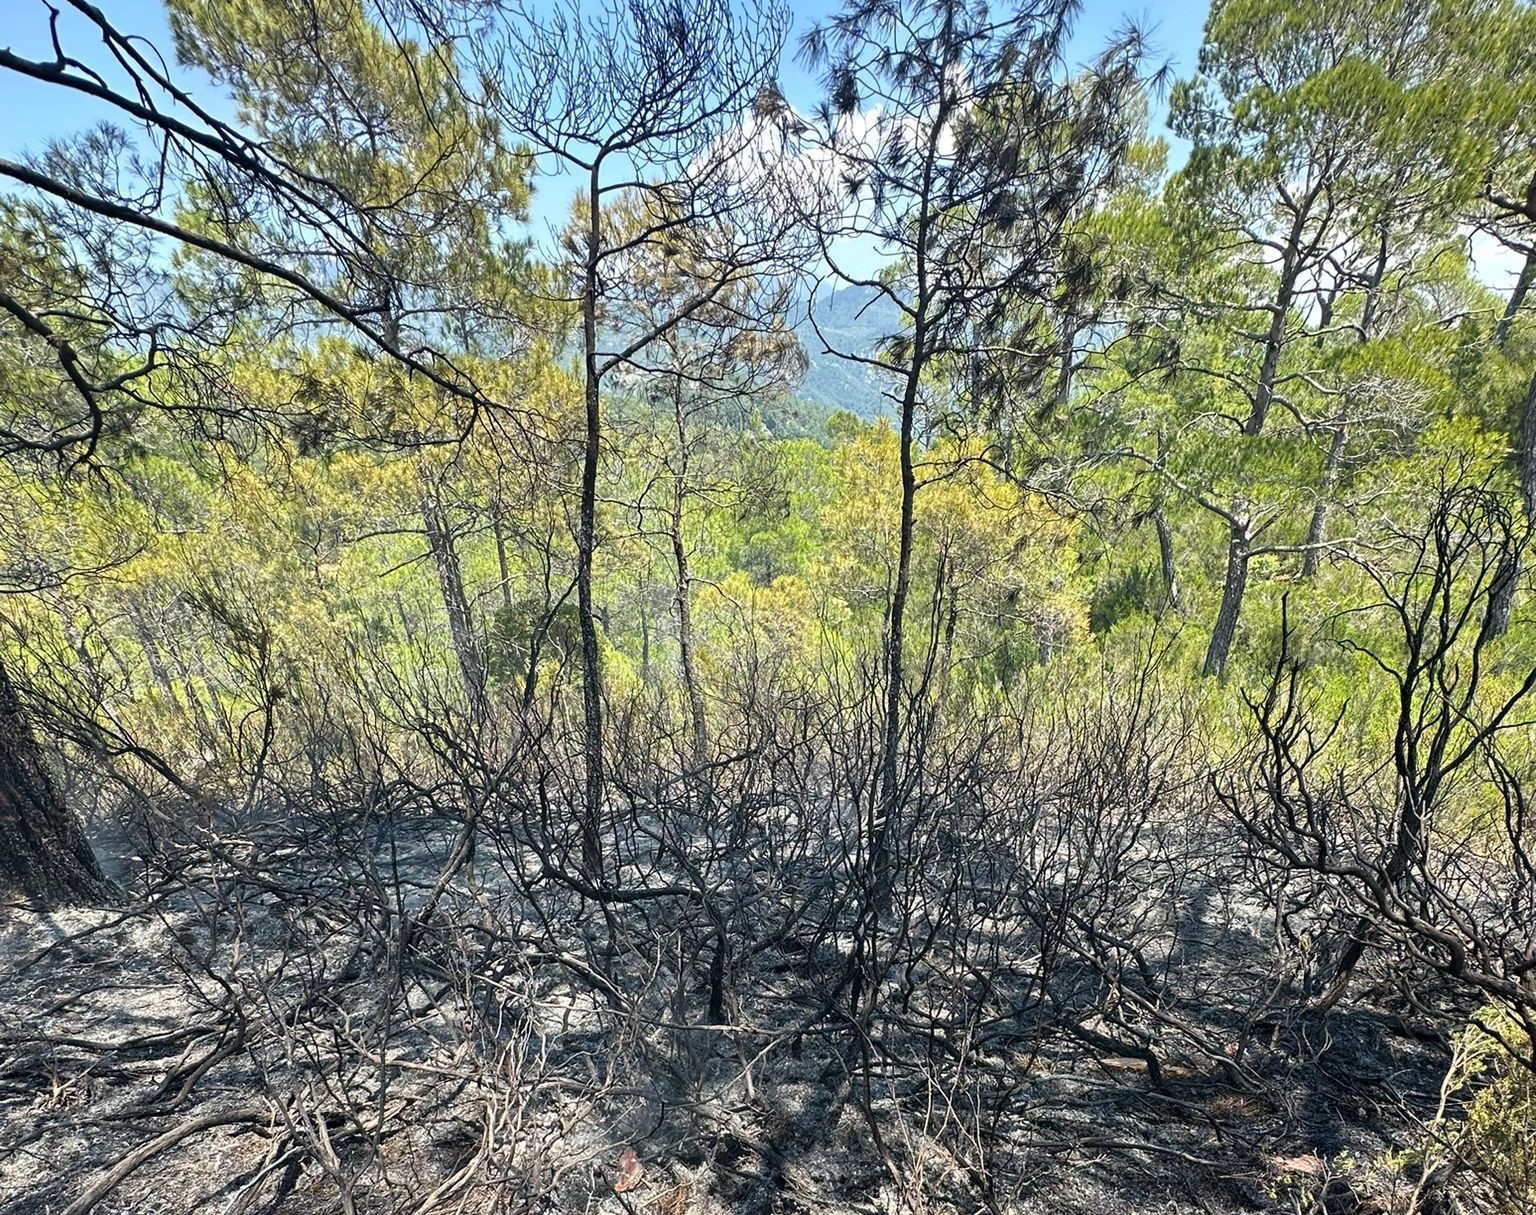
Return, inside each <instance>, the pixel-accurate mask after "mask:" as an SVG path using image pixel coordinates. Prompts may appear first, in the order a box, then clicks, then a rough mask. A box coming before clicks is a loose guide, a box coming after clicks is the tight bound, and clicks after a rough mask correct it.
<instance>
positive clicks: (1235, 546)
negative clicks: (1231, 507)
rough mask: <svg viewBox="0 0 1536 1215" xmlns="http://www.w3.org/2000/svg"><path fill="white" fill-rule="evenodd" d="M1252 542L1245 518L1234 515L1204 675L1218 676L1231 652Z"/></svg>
mask: <svg viewBox="0 0 1536 1215" xmlns="http://www.w3.org/2000/svg"><path fill="white" fill-rule="evenodd" d="M1252 543H1253V539H1252V537H1251V536H1250V535H1249V534H1248V519H1247V518H1246V517H1244V516H1243V515H1242V514H1241V513H1240V512H1234V514H1233V518H1232V520H1231V522H1230V523H1229V525H1228V539H1227V576H1226V580H1225V581H1224V582H1223V584H1222V588H1221V607H1220V609H1219V610H1218V611H1217V613H1216V626H1215V628H1213V629H1212V630H1211V644H1210V646H1209V647H1208V648H1207V649H1206V651H1205V666H1204V668H1203V674H1206V675H1220V674H1221V673H1222V672H1223V671H1224V670H1226V667H1227V659H1228V658H1229V657H1230V656H1231V653H1232V639H1233V638H1234V637H1235V636H1236V635H1237V619H1238V616H1239V615H1241V614H1242V610H1243V595H1244V593H1245V592H1246V591H1247V589H1248V561H1249V558H1250V556H1251V555H1252V554H1251V551H1250V550H1251V547H1252Z"/></svg>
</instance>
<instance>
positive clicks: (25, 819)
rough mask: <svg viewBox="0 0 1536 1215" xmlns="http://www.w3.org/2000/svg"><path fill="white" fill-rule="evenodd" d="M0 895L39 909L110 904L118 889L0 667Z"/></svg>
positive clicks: (7, 675)
mask: <svg viewBox="0 0 1536 1215" xmlns="http://www.w3.org/2000/svg"><path fill="white" fill-rule="evenodd" d="M0 890H6V891H10V892H13V893H17V894H21V895H22V896H24V897H25V898H26V899H27V900H29V901H30V902H32V903H34V904H36V905H37V906H39V907H61V906H68V905H71V904H78V903H113V902H116V901H117V895H118V892H117V888H116V887H115V886H113V884H112V883H111V882H110V881H108V880H107V877H106V875H105V874H103V873H102V871H101V866H100V865H99V864H97V862H96V856H95V854H94V853H93V852H92V851H91V845H90V843H89V841H88V840H87V839H86V838H85V829H84V827H83V826H82V825H81V823H80V820H79V819H78V818H77V817H76V816H75V814H74V812H73V811H71V810H70V809H69V807H68V806H66V805H65V804H64V800H63V798H62V797H60V796H59V791H58V787H57V786H56V785H55V784H54V781H53V778H52V777H51V776H50V775H49V773H48V769H47V767H46V766H45V765H44V764H43V757H42V753H41V752H40V751H39V750H38V746H37V740H36V739H34V738H33V736H32V730H31V727H30V726H29V725H28V723H27V719H26V716H25V714H23V712H22V709H21V701H20V699H19V698H18V697H17V695H16V689H15V687H14V686H13V685H12V683H11V680H10V676H9V674H8V673H7V672H6V670H5V668H4V667H3V666H0Z"/></svg>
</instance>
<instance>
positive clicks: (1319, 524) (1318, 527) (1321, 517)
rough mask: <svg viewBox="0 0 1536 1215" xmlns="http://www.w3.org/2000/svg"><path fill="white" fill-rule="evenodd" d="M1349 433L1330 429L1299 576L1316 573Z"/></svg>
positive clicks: (1304, 576)
mask: <svg viewBox="0 0 1536 1215" xmlns="http://www.w3.org/2000/svg"><path fill="white" fill-rule="evenodd" d="M1348 438H1349V430H1348V428H1347V427H1346V426H1345V425H1344V423H1342V422H1340V423H1339V424H1338V425H1337V426H1335V427H1334V428H1333V438H1332V440H1331V441H1330V442H1329V444H1328V461H1327V463H1326V464H1324V465H1323V480H1322V483H1321V484H1320V485H1319V486H1318V487H1317V501H1316V502H1315V503H1313V505H1312V523H1311V524H1310V526H1308V528H1307V551H1306V552H1305V553H1304V554H1303V555H1302V558H1301V576H1302V577H1303V578H1311V577H1312V576H1313V575H1315V574H1316V573H1317V570H1318V566H1319V565H1320V564H1321V562H1322V557H1323V541H1324V539H1325V538H1326V537H1327V535H1328V506H1329V497H1330V495H1332V493H1333V491H1334V487H1335V486H1337V485H1338V483H1339V468H1340V466H1341V465H1342V464H1343V462H1344V447H1345V444H1346V443H1347V442H1348Z"/></svg>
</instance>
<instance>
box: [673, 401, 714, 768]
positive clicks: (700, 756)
mask: <svg viewBox="0 0 1536 1215" xmlns="http://www.w3.org/2000/svg"><path fill="white" fill-rule="evenodd" d="M672 417H673V423H674V424H675V425H676V427H677V467H676V471H675V472H674V473H673V475H672V518H671V520H670V523H671V527H670V529H669V530H670V531H671V533H672V535H671V540H672V569H673V574H674V582H673V594H674V598H675V602H676V604H677V649H678V660H679V662H680V663H681V665H682V673H683V690H684V692H685V693H686V694H687V697H688V718H689V723H690V725H691V726H692V729H693V739H692V745H693V767H694V769H695V770H696V771H697V772H699V773H702V772H703V770H704V768H705V767H706V765H707V764H708V763H709V722H708V720H707V718H706V717H705V713H704V690H703V688H702V686H701V685H700V683H699V672H698V664H697V661H696V659H695V657H694V647H693V600H692V588H693V579H692V577H691V575H690V574H689V571H688V545H687V543H686V541H685V539H684V537H683V507H684V505H685V498H686V496H687V492H688V485H687V478H688V432H687V424H686V420H685V418H684V416H683V402H682V384H681V381H680V380H679V381H677V382H675V383H674V384H673V399H672Z"/></svg>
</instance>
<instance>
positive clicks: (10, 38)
mask: <svg viewBox="0 0 1536 1215" xmlns="http://www.w3.org/2000/svg"><path fill="white" fill-rule="evenodd" d="M227 2H228V3H240V2H241V0H227ZM98 4H99V5H100V7H101V10H102V11H103V12H104V13H105V14H106V16H107V18H108V20H110V21H111V22H112V23H113V24H114V25H115V26H116V27H117V28H118V29H119V30H121V31H123V32H125V33H131V34H134V35H138V36H141V37H142V38H144V39H145V40H146V41H147V42H148V43H149V44H150V45H151V46H153V47H154V48H155V50H157V51H158V52H159V53H160V54H161V55H163V56H165V57H166V58H167V59H168V60H169V58H170V56H171V36H170V30H169V28H168V27H167V24H166V18H165V9H164V6H163V3H162V0H98ZM791 7H792V8H793V10H794V13H795V30H794V33H793V34H792V35H791V39H792V41H791V46H793V45H794V41H796V40H797V39H798V35H799V33H800V31H801V30H803V29H804V28H805V27H806V26H807V25H809V24H810V23H811V22H812V21H814V20H815V19H816V18H817V17H819V16H822V15H823V14H825V13H826V12H828V11H830V9H831V7H832V6H831V5H829V4H826V3H822V2H821V0H816V2H815V3H792V5H791ZM0 10H4V11H5V13H6V16H7V17H8V20H7V21H6V23H5V25H4V26H0V46H5V47H7V48H8V49H10V50H12V51H14V52H15V53H16V54H19V55H23V56H26V57H27V58H29V59H51V58H52V55H53V51H52V46H51V42H50V36H49V24H48V18H49V13H48V9H47V7H46V6H45V5H44V4H43V2H42V0H0ZM1206 11H1207V4H1206V2H1205V0H1144V2H1143V3H1141V4H1139V5H1134V6H1130V7H1128V6H1127V5H1126V4H1125V3H1124V2H1123V0H1083V8H1082V13H1081V16H1080V18H1079V21H1078V27H1077V33H1076V37H1075V45H1076V46H1077V47H1078V48H1080V54H1081V56H1082V57H1083V58H1087V57H1089V56H1091V55H1092V54H1093V52H1094V51H1095V50H1096V49H1097V48H1098V47H1100V46H1102V45H1103V44H1104V43H1105V41H1107V40H1108V38H1109V37H1110V36H1111V35H1112V34H1113V33H1114V32H1115V31H1116V30H1117V29H1119V28H1120V27H1122V26H1123V25H1124V24H1125V22H1126V21H1127V20H1128V19H1129V20H1132V21H1134V22H1135V23H1136V24H1138V25H1139V26H1140V27H1141V28H1142V29H1143V30H1144V31H1146V32H1148V34H1149V35H1150V40H1151V43H1152V46H1153V49H1154V52H1155V55H1156V58H1157V61H1159V62H1161V61H1162V60H1165V59H1166V60H1168V61H1170V62H1171V63H1172V65H1173V68H1174V71H1175V73H1176V74H1177V75H1187V74H1189V73H1191V72H1192V71H1193V70H1194V66H1195V55H1196V52H1197V51H1198V49H1199V45H1200V34H1201V29H1202V26H1203V25H1204V21H1205V14H1206ZM59 29H60V39H61V42H62V43H63V45H64V48H65V51H66V53H68V54H70V55H73V56H76V57H78V58H80V59H82V60H83V61H85V62H86V63H88V64H90V65H91V66H93V67H96V68H98V69H99V70H101V71H102V72H103V74H104V75H106V76H107V78H108V80H109V82H110V81H112V79H113V77H112V74H111V72H110V61H108V60H107V59H106V57H105V55H104V54H103V53H102V47H101V42H100V38H99V36H98V35H95V34H93V32H92V28H91V26H90V25H89V23H88V22H86V21H85V20H84V19H83V18H80V17H79V16H78V14H75V13H73V12H72V11H70V10H68V9H67V8H66V10H65V12H64V14H63V16H62V17H61V18H60V25H59ZM172 71H173V79H175V80H177V81H178V82H179V83H181V84H183V85H184V86H186V87H188V88H189V89H190V91H191V92H192V94H193V95H194V96H195V97H196V98H197V99H198V101H199V103H201V104H203V105H205V106H207V107H208V108H209V109H211V110H213V111H214V112H215V113H217V114H218V115H219V116H220V117H226V118H229V117H233V107H232V106H231V105H230V103H229V100H228V98H227V97H226V96H224V95H223V94H222V93H221V91H220V90H219V89H217V88H216V87H215V86H214V85H213V84H212V82H211V81H209V80H208V79H207V78H206V77H203V76H201V74H200V73H197V72H193V71H191V70H189V69H186V68H179V67H175V66H174V65H172ZM782 79H783V85H784V89H785V93H786V95H787V96H788V97H789V100H790V101H791V103H793V104H797V105H808V104H809V103H811V102H812V101H813V100H814V99H815V96H816V90H815V86H814V82H812V81H811V80H810V79H809V78H808V77H807V75H806V73H805V72H804V71H803V70H802V69H801V68H800V67H799V66H798V65H797V64H795V63H794V62H793V61H792V59H791V58H789V57H786V62H785V64H784V68H783V76H782ZM109 117H112V114H111V112H110V111H109V110H108V109H107V108H106V107H104V106H102V105H100V104H98V103H96V102H94V101H92V100H91V99H90V98H88V97H84V96H82V95H80V94H76V93H73V92H71V91H70V90H67V89H61V88H58V87H57V86H51V85H45V84H39V83H36V82H34V81H30V80H27V79H26V78H24V77H22V76H18V75H17V74H16V73H15V72H9V71H3V70H0V156H3V157H8V158H15V157H17V156H19V155H21V154H23V153H26V152H38V151H40V150H41V149H42V148H43V147H44V146H45V145H46V144H47V142H48V141H49V140H50V139H56V138H59V137H61V136H66V135H70V134H73V133H76V132H78V131H82V130H84V129H86V128H88V127H90V126H92V125H93V124H94V123H96V122H99V121H101V120H102V119H105V118H109ZM569 193H570V191H569V190H568V189H567V187H566V186H565V184H564V183H562V182H561V181H560V179H559V178H544V179H542V180H541V182H540V183H539V190H538V194H539V195H540V197H537V199H536V202H535V215H536V218H537V217H541V216H542V217H550V216H553V215H554V214H557V213H563V212H564V209H565V206H566V203H567V198H568V195H569Z"/></svg>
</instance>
